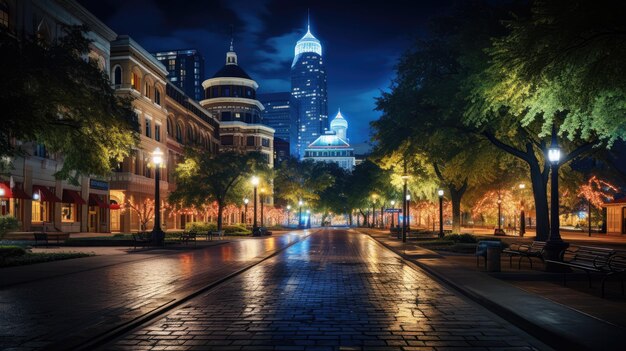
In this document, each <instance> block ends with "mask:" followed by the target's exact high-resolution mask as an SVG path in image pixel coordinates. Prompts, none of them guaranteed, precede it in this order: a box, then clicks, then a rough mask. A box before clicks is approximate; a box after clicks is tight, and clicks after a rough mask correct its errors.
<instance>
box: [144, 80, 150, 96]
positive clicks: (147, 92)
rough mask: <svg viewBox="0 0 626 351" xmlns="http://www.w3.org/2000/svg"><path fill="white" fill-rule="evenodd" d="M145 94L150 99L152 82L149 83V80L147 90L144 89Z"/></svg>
mask: <svg viewBox="0 0 626 351" xmlns="http://www.w3.org/2000/svg"><path fill="white" fill-rule="evenodd" d="M143 93H144V95H145V96H146V97H148V98H149V97H150V82H148V81H147V80H146V88H145V89H144V91H143Z"/></svg>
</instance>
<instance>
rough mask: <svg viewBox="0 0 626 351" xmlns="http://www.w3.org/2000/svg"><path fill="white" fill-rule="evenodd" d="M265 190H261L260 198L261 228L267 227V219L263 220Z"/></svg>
mask: <svg viewBox="0 0 626 351" xmlns="http://www.w3.org/2000/svg"><path fill="white" fill-rule="evenodd" d="M264 194H265V188H261V195H260V196H259V200H260V201H261V227H265V219H264V218H263V207H264V206H263V205H264V204H263V202H265V201H264V200H265V196H263V195H264Z"/></svg>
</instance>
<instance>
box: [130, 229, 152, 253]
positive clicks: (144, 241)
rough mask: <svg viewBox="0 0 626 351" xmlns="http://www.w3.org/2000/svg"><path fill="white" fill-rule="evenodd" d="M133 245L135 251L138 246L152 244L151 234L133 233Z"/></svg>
mask: <svg viewBox="0 0 626 351" xmlns="http://www.w3.org/2000/svg"><path fill="white" fill-rule="evenodd" d="M133 243H134V244H135V249H137V246H138V245H141V246H144V247H145V246H146V245H150V243H152V233H151V232H138V233H133Z"/></svg>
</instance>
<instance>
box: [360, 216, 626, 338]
mask: <svg viewBox="0 0 626 351" xmlns="http://www.w3.org/2000/svg"><path fill="white" fill-rule="evenodd" d="M357 230H358V231H361V232H363V233H366V234H369V235H370V236H371V237H372V238H374V239H375V240H377V241H378V242H379V243H381V244H383V245H384V246H386V247H388V248H389V249H391V250H393V251H395V252H396V253H398V254H399V255H400V256H402V257H404V258H405V259H407V260H409V261H411V262H414V263H415V264H417V265H418V266H419V267H421V268H423V269H424V270H426V271H427V272H429V273H431V274H432V275H434V276H435V277H437V278H439V279H441V280H442V281H444V282H446V283H448V284H449V285H450V286H452V287H454V288H455V289H457V290H458V291H459V292H461V293H462V294H464V295H466V296H468V297H470V298H471V299H473V300H475V301H477V302H478V303H480V304H482V305H483V306H485V307H486V308H488V309H490V310H491V311H493V312H495V313H497V314H498V315H500V316H501V317H503V318H505V319H507V320H509V321H510V322H512V323H514V324H515V325H517V326H518V327H520V328H522V329H524V330H526V331H527V332H529V333H530V334H532V335H534V336H535V337H537V338H539V339H540V340H541V341H543V342H546V343H547V344H549V345H551V346H552V347H555V348H557V349H568V350H572V349H589V350H616V349H621V348H622V347H623V342H622V341H621V340H622V338H623V336H624V335H625V333H626V328H623V327H620V326H618V325H616V324H614V323H611V322H609V321H608V320H611V319H613V320H617V321H619V322H620V323H619V324H621V325H625V324H626V322H624V319H626V317H625V315H624V314H621V313H610V312H611V309H610V308H598V309H595V310H594V314H595V315H596V316H592V315H590V314H588V313H584V312H581V311H579V310H576V309H574V308H571V307H569V306H567V305H566V304H564V302H565V303H567V302H568V299H569V302H571V304H572V305H576V304H578V305H580V304H581V302H580V301H575V299H581V298H583V299H586V300H587V304H588V305H589V307H591V308H592V310H593V304H590V303H589V301H594V300H596V298H595V297H593V296H588V297H586V298H585V295H581V294H569V295H567V294H561V295H560V298H561V303H558V302H555V301H552V300H550V299H548V298H544V297H542V296H540V295H538V294H536V293H533V292H532V289H529V290H530V291H527V290H524V289H521V288H519V287H518V286H515V285H513V284H509V283H508V282H505V281H502V280H500V279H497V278H495V277H493V276H491V275H489V274H487V273H485V272H481V271H479V270H477V269H476V268H475V258H474V256H473V255H468V256H464V259H465V261H468V262H465V261H463V262H460V261H459V260H458V258H457V257H456V256H446V255H442V254H439V253H437V252H433V251H430V250H427V249H424V248H421V247H419V246H417V245H416V243H412V242H409V243H406V244H404V245H403V243H402V242H401V241H400V240H398V239H395V238H391V237H390V235H389V232H388V231H381V230H372V229H361V228H358V229H357ZM467 257H470V258H469V259H468V258H467ZM502 264H503V267H504V265H505V264H506V265H507V266H508V259H507V260H506V262H505V260H503V262H502ZM596 289H598V288H597V287H596ZM563 290H567V288H562V290H561V293H563ZM535 292H542V289H536V290H535ZM596 301H598V304H600V306H601V307H602V306H604V305H605V304H606V302H605V300H600V299H597V300H596ZM603 314H604V315H603ZM603 316H605V317H606V318H602V317H603Z"/></svg>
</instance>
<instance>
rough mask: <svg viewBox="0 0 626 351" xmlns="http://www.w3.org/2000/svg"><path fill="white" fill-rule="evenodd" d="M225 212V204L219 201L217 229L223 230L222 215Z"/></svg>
mask: <svg viewBox="0 0 626 351" xmlns="http://www.w3.org/2000/svg"><path fill="white" fill-rule="evenodd" d="M223 213H224V204H223V203H221V202H219V201H218V202H217V230H218V231H220V230H222V215H223Z"/></svg>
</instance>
